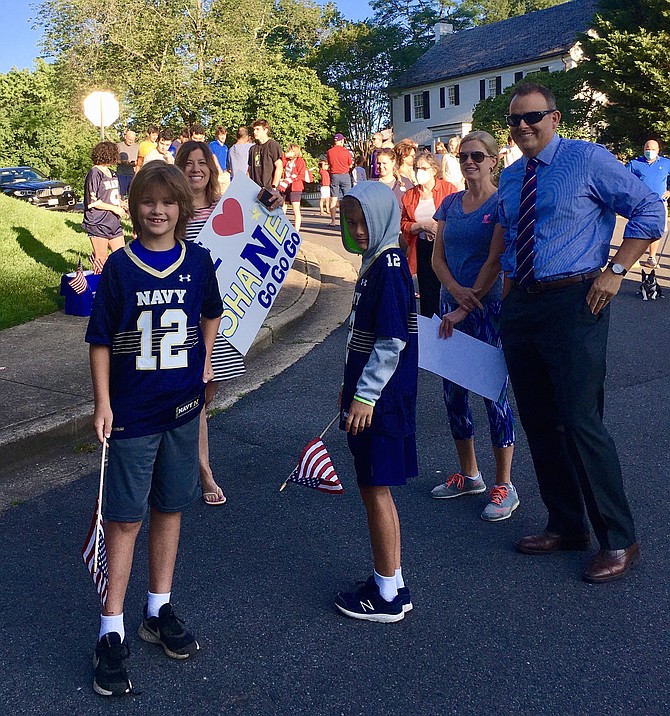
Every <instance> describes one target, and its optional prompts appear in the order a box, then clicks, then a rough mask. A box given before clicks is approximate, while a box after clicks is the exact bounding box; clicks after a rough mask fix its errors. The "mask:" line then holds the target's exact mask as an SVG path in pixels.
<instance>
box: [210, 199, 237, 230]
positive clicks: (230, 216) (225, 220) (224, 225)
mask: <svg viewBox="0 0 670 716" xmlns="http://www.w3.org/2000/svg"><path fill="white" fill-rule="evenodd" d="M212 228H213V229H214V231H215V232H216V233H217V234H218V235H219V236H233V235H234V234H240V233H242V232H243V231H244V217H243V216H242V207H241V206H240V202H239V201H237V199H226V200H225V201H224V202H223V204H221V213H220V214H217V215H216V216H215V217H214V218H213V219H212Z"/></svg>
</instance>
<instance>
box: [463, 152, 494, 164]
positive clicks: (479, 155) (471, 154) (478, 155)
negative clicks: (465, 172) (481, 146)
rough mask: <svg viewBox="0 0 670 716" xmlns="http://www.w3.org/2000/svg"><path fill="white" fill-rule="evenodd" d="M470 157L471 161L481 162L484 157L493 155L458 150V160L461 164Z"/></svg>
mask: <svg viewBox="0 0 670 716" xmlns="http://www.w3.org/2000/svg"><path fill="white" fill-rule="evenodd" d="M470 157H472V161H473V162H477V164H481V163H482V162H483V161H484V159H486V157H493V154H486V152H459V153H458V161H459V162H460V163H461V164H464V163H465V162H467V161H468V159H469V158H470Z"/></svg>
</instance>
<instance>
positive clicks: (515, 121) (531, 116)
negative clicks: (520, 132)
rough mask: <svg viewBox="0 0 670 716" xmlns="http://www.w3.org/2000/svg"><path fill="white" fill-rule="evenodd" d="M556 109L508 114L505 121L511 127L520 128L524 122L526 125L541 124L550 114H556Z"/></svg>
mask: <svg viewBox="0 0 670 716" xmlns="http://www.w3.org/2000/svg"><path fill="white" fill-rule="evenodd" d="M555 111H556V110H555V109H543V110H542V111H540V112H526V114H507V115H505V120H506V121H507V124H508V125H509V126H510V127H518V126H519V125H520V124H521V121H522V120H523V121H524V122H525V123H526V124H528V125H530V124H537V123H538V122H541V121H542V120H543V119H544V118H545V117H546V116H547V115H548V114H551V113H552V112H555Z"/></svg>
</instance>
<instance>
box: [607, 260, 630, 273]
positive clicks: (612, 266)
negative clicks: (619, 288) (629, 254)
mask: <svg viewBox="0 0 670 716" xmlns="http://www.w3.org/2000/svg"><path fill="white" fill-rule="evenodd" d="M607 268H609V269H612V273H613V274H614V275H615V276H625V275H626V274H627V273H628V271H626V269H625V268H624V267H623V266H622V265H621V264H615V263H614V261H610V262H609V263H608V264H607Z"/></svg>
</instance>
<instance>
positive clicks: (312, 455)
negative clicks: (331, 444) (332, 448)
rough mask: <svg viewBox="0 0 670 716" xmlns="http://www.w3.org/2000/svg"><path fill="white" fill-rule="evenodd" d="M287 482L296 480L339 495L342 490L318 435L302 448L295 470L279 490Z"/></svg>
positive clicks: (331, 462)
mask: <svg viewBox="0 0 670 716" xmlns="http://www.w3.org/2000/svg"><path fill="white" fill-rule="evenodd" d="M289 482H296V483H298V485H305V486H307V487H311V488H313V489H315V490H320V491H321V492H330V493H335V494H340V495H341V494H342V493H343V492H344V488H343V487H342V483H341V482H340V480H339V478H338V476H337V473H336V472H335V468H334V467H333V461H332V460H331V459H330V455H329V454H328V450H327V449H326V446H325V445H324V444H323V440H321V438H320V437H319V438H314V440H312V441H311V442H310V443H308V444H307V445H306V446H305V447H304V448H303V451H302V453H301V454H300V459H299V460H298V464H297V466H296V468H295V470H293V472H292V473H291V474H290V475H289V477H288V479H287V480H286V482H284V484H283V485H282V486H281V487H280V488H279V490H280V491H281V490H283V489H284V488H285V487H286V484H287V483H289Z"/></svg>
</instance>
